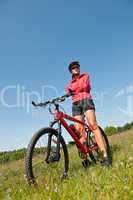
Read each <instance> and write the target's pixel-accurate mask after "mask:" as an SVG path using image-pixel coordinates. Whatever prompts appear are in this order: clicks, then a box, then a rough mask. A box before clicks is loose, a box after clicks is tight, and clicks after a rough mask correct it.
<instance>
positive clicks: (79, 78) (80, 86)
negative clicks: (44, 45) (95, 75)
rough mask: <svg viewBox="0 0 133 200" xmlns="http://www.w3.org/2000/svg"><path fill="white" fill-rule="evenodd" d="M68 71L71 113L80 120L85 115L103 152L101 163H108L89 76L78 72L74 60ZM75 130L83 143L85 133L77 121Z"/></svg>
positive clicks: (76, 63)
mask: <svg viewBox="0 0 133 200" xmlns="http://www.w3.org/2000/svg"><path fill="white" fill-rule="evenodd" d="M68 68H69V71H70V73H71V74H72V80H71V81H70V82H69V84H68V86H67V88H66V92H67V94H69V93H70V91H73V93H74V95H73V97H72V102H73V104H72V114H73V116H74V117H75V118H76V119H79V120H82V116H83V115H85V117H86V120H87V122H88V124H90V126H91V128H92V130H93V133H94V136H95V139H96V142H97V144H98V146H99V148H100V150H101V152H103V164H104V165H110V160H109V158H108V155H107V151H106V147H105V144H104V141H103V138H102V135H101V132H100V129H99V127H98V125H97V121H96V115H95V105H94V102H93V99H92V97H91V94H90V90H91V87H90V78H89V75H88V74H87V73H82V74H81V73H80V64H79V62H78V61H74V62H72V63H70V64H69V67H68ZM75 128H76V130H77V131H78V132H79V133H80V141H81V142H82V143H84V142H85V141H86V134H85V133H84V127H83V126H82V125H80V124H79V123H75Z"/></svg>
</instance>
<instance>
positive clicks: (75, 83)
mask: <svg viewBox="0 0 133 200" xmlns="http://www.w3.org/2000/svg"><path fill="white" fill-rule="evenodd" d="M69 89H71V90H72V91H73V92H74V96H72V101H73V102H76V101H80V100H83V99H86V98H89V99H91V98H92V97H91V95H90V90H91V87H90V79H89V75H88V74H87V73H83V74H81V75H80V77H79V78H77V79H75V78H73V79H72V80H71V81H70V82H69V84H68V86H67V88H66V93H67V94H69Z"/></svg>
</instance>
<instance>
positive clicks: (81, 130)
mask: <svg viewBox="0 0 133 200" xmlns="http://www.w3.org/2000/svg"><path fill="white" fill-rule="evenodd" d="M74 118H76V119H78V120H80V121H82V116H81V115H77V116H75V117H74ZM75 128H76V130H77V132H78V133H79V136H80V142H81V143H83V142H84V141H86V139H87V136H86V134H85V130H84V126H83V125H82V124H79V123H75ZM82 159H83V160H86V159H87V155H85V154H84V155H83V157H82Z"/></svg>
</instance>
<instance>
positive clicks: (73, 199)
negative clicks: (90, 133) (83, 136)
mask: <svg viewBox="0 0 133 200" xmlns="http://www.w3.org/2000/svg"><path fill="white" fill-rule="evenodd" d="M109 140H110V144H111V149H112V153H113V166H112V167H111V168H109V169H108V168H106V167H102V166H101V165H100V164H97V165H91V166H89V167H88V168H87V169H84V168H83V167H82V164H81V159H80V158H79V157H78V154H77V150H76V147H75V146H72V147H69V159H70V163H69V177H68V179H66V180H64V181H63V182H62V181H61V179H60V175H61V173H62V172H61V169H60V168H61V166H62V165H63V161H62V162H60V164H59V165H58V164H54V167H53V166H52V167H51V166H50V165H48V167H47V166H46V167H45V171H44V177H41V178H42V179H41V181H40V182H39V184H38V186H29V185H28V184H27V182H26V179H25V175H24V159H21V160H18V161H11V162H8V163H6V164H1V165H0V200H45V199H46V200H132V199H133V129H131V130H129V131H126V132H123V133H121V134H116V135H113V136H110V137H109Z"/></svg>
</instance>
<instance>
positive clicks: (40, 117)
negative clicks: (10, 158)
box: [0, 0, 133, 151]
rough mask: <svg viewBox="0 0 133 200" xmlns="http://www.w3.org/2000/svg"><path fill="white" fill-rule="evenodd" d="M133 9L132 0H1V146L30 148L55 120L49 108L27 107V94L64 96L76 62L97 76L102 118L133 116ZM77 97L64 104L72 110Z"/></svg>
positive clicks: (116, 120)
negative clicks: (36, 134) (40, 131)
mask: <svg viewBox="0 0 133 200" xmlns="http://www.w3.org/2000/svg"><path fill="white" fill-rule="evenodd" d="M132 10H133V2H132V0H117V1H116V0H101V1H99V0H93V1H92V0H84V1H81V0H78V1H76V0H67V1H65V0H56V1H49V0H39V1H36V0H23V1H20V0H12V1H9V0H1V1H0V69H1V73H0V120H1V123H0V141H1V142H0V151H2V150H9V149H15V148H20V147H24V146H26V145H27V144H28V142H29V139H30V138H31V135H32V134H33V133H34V132H35V131H36V130H38V129H39V128H41V127H44V126H47V125H48V122H49V119H50V116H49V115H48V112H47V110H46V111H43V110H41V109H39V110H38V111H37V110H34V109H33V108H32V107H30V110H29V111H28V112H27V108H26V107H27V101H28V100H27V99H28V98H27V95H29V94H31V92H33V91H36V92H37V93H38V94H40V97H42V87H43V88H44V87H45V94H44V95H43V99H44V100H47V99H49V98H54V97H56V96H57V95H62V94H63V93H64V89H65V87H66V85H67V83H68V82H69V80H70V79H71V76H70V74H69V72H68V70H67V66H68V64H69V62H71V61H73V60H79V61H80V63H81V71H82V72H88V73H89V74H90V78H91V85H92V94H93V97H94V101H95V104H96V109H97V120H98V122H99V124H101V125H102V126H103V127H104V126H106V125H111V124H112V125H123V124H124V123H126V122H130V121H132V118H133V78H132V76H133V59H132V55H133V12H132ZM8 86H10V87H11V88H10V89H7V90H6V92H5V93H4V92H3V91H4V89H5V88H6V87H8ZM16 87H17V88H19V89H18V90H19V91H18V92H17V89H16ZM3 93H4V101H5V102H6V103H8V104H10V105H11V104H14V103H16V99H17V98H19V99H20V104H19V106H16V107H13V108H8V107H7V106H5V104H4V103H3ZM18 95H19V97H18ZM29 96H30V98H29V99H30V101H32V99H37V98H36V97H35V95H29ZM22 98H23V99H24V101H23V102H24V105H22ZM70 102H71V101H70V100H68V101H67V102H66V103H64V104H63V105H62V106H63V107H64V109H65V110H66V111H67V112H68V113H69V114H71V104H70ZM28 108H29V107H28ZM64 136H65V138H66V139H67V140H69V139H70V137H68V136H67V135H66V133H65V134H64Z"/></svg>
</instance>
